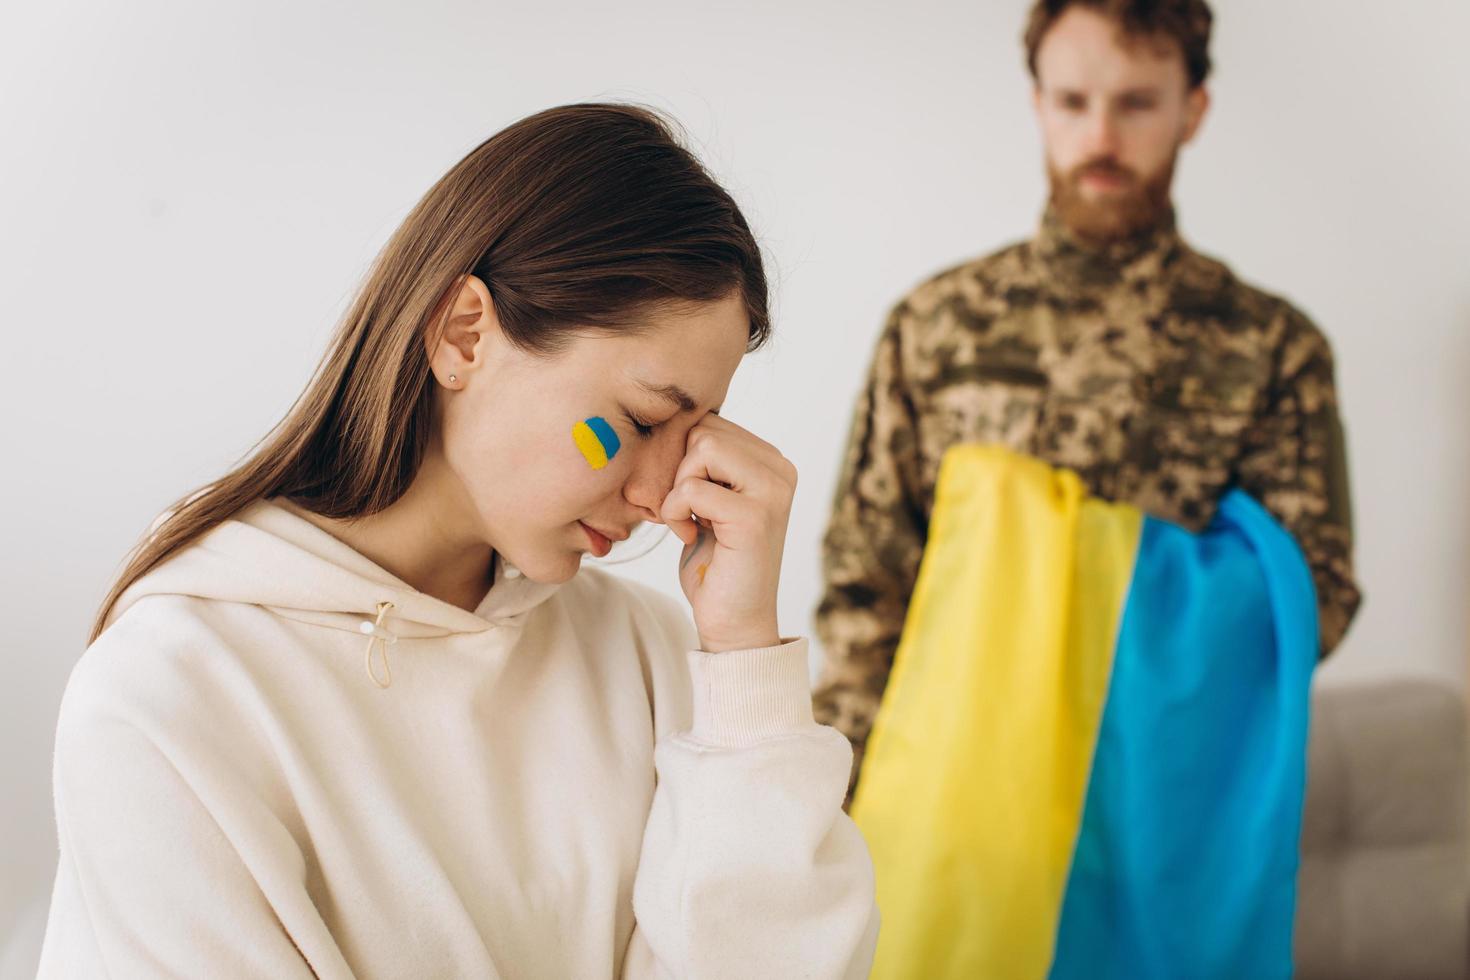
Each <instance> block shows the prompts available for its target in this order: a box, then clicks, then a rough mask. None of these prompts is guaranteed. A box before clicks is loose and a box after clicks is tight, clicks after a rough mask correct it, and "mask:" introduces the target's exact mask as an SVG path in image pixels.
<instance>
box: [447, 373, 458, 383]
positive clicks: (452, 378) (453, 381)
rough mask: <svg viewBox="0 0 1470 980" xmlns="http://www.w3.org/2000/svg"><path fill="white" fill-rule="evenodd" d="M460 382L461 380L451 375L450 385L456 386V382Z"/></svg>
mask: <svg viewBox="0 0 1470 980" xmlns="http://www.w3.org/2000/svg"><path fill="white" fill-rule="evenodd" d="M458 380H459V378H457V377H455V376H454V375H452V374H451V375H450V376H449V383H450V384H454V383H455V382H456V381H458Z"/></svg>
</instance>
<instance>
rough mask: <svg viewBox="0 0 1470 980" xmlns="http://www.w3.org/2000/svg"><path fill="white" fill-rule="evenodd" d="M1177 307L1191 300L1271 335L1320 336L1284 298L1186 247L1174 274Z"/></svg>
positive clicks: (1309, 319) (1305, 316)
mask: <svg viewBox="0 0 1470 980" xmlns="http://www.w3.org/2000/svg"><path fill="white" fill-rule="evenodd" d="M1174 279H1175V282H1176V284H1177V285H1176V288H1175V290H1174V295H1175V297H1176V301H1177V302H1178V303H1180V304H1187V303H1188V302H1190V301H1191V298H1192V297H1198V298H1199V299H1200V301H1202V302H1212V303H1214V304H1220V305H1223V306H1225V307H1227V308H1228V309H1229V310H1230V312H1232V313H1234V314H1235V315H1236V316H1237V317H1238V318H1239V319H1241V320H1243V321H1244V322H1248V323H1250V324H1253V325H1255V326H1257V327H1259V328H1260V329H1263V330H1265V331H1268V332H1270V333H1272V334H1273V335H1279V336H1280V337H1282V338H1283V339H1285V338H1286V337H1308V336H1311V337H1317V338H1321V337H1322V332H1321V330H1319V329H1318V327H1317V325H1316V323H1315V322H1313V320H1312V318H1311V317H1310V316H1308V315H1307V314H1306V313H1305V312H1304V311H1303V310H1302V309H1301V308H1300V307H1298V306H1297V305H1296V304H1295V303H1293V302H1292V301H1291V300H1290V299H1288V298H1287V297H1286V296H1285V295H1283V294H1281V293H1278V292H1276V291H1274V290H1270V289H1266V288H1264V287H1262V286H1259V285H1256V284H1255V283H1252V282H1249V281H1247V280H1245V279H1242V278H1241V277H1240V276H1239V275H1237V274H1236V273H1235V271H1234V270H1233V269H1232V268H1231V267H1230V266H1229V265H1228V264H1226V263H1225V262H1224V261H1223V260H1221V259H1219V258H1215V257H1214V256H1211V255H1206V254H1204V253H1202V252H1198V251H1195V250H1194V249H1193V248H1186V249H1185V252H1184V256H1183V258H1182V260H1181V261H1180V263H1179V265H1178V267H1177V270H1176V274H1175V277H1174Z"/></svg>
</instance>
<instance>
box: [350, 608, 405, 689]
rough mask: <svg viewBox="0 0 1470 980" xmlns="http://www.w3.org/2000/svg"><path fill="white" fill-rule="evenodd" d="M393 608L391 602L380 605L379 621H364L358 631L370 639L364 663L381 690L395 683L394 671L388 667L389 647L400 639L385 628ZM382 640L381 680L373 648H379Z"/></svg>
mask: <svg viewBox="0 0 1470 980" xmlns="http://www.w3.org/2000/svg"><path fill="white" fill-rule="evenodd" d="M392 608H393V603H391V602H387V601H384V602H380V603H378V618H377V620H376V621H372V622H369V621H368V620H366V619H364V620H363V621H362V623H361V624H360V625H359V626H358V630H359V631H360V632H362V633H364V634H365V635H366V636H367V638H368V641H367V650H366V651H364V654H363V656H364V661H365V663H366V665H367V673H368V676H369V677H371V678H372V679H373V683H374V684H376V685H378V686H379V687H381V688H387V687H388V685H390V684H392V683H393V671H392V670H391V669H389V667H388V647H389V645H390V644H393V643H397V642H398V637H397V636H395V635H393V634H392V633H390V632H388V631H387V630H386V629H384V628H383V620H384V619H385V618H387V616H388V611H389V610H390V609H392ZM380 640H381V641H382V643H383V656H382V660H383V676H382V678H381V679H380V678H379V677H378V672H377V671H376V670H374V669H373V647H375V646H377V644H378V641H380Z"/></svg>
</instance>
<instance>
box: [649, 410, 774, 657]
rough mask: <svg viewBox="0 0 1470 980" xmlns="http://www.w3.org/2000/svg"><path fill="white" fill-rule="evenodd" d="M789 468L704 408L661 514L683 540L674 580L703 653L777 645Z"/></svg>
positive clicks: (771, 449)
mask: <svg viewBox="0 0 1470 980" xmlns="http://www.w3.org/2000/svg"><path fill="white" fill-rule="evenodd" d="M795 493H796V467H795V466H793V465H791V462H790V461H789V460H788V459H786V457H785V456H782V455H781V453H780V452H779V451H778V450H777V449H776V447H774V446H772V445H771V444H770V443H768V442H765V441H763V440H761V439H758V438H756V437H755V436H754V435H751V434H750V433H749V432H747V431H745V430H744V429H742V428H741V427H740V426H738V425H736V424H735V423H734V422H730V421H727V420H725V419H722V418H720V417H719V416H718V415H706V416H705V417H704V418H703V419H701V420H700V421H699V424H698V425H696V426H695V427H694V428H693V429H691V430H690V431H689V441H688V445H687V448H686V450H685V456H684V461H683V462H682V463H680V464H679V469H678V471H677V472H676V473H675V474H674V487H673V489H672V490H670V491H669V494H668V496H667V497H665V498H664V502H663V507H662V509H661V511H660V517H662V519H663V521H664V523H666V524H667V525H668V526H669V527H671V528H673V531H674V533H675V534H677V535H678V536H679V540H681V541H683V542H684V554H683V556H682V557H681V558H680V560H679V584H680V585H682V586H683V588H684V595H685V596H686V597H687V598H688V599H689V605H690V606H691V607H692V608H693V610H694V625H695V626H696V627H697V628H698V629H699V638H700V643H701V645H702V647H703V649H704V650H706V651H708V652H710V653H720V652H723V651H726V650H746V649H751V648H755V647H768V646H776V645H777V644H779V643H780V642H781V633H780V630H779V629H778V628H777V625H776V590H777V586H778V585H779V584H780V581H781V557H782V554H783V553H784V551H785V548H786V525H787V523H788V522H789V521H790V519H791V498H792V496H793V495H794V494H795Z"/></svg>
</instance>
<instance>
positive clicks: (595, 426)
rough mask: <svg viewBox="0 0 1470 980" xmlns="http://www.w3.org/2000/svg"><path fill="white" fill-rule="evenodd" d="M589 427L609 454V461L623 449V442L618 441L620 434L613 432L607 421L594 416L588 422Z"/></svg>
mask: <svg viewBox="0 0 1470 980" xmlns="http://www.w3.org/2000/svg"><path fill="white" fill-rule="evenodd" d="M587 427H588V428H589V429H591V430H592V431H593V432H594V433H596V435H597V441H598V442H600V443H602V448H603V450H604V451H605V452H606V453H607V458H608V459H609V460H611V459H612V458H613V457H614V456H616V455H617V454H618V450H619V449H622V448H623V443H622V441H621V440H619V439H618V434H617V433H616V432H614V431H613V427H612V426H610V425H608V424H607V419H604V418H601V417H599V416H593V417H592V418H590V419H588V420H587Z"/></svg>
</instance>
